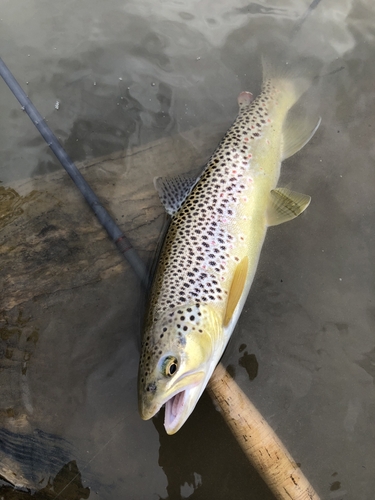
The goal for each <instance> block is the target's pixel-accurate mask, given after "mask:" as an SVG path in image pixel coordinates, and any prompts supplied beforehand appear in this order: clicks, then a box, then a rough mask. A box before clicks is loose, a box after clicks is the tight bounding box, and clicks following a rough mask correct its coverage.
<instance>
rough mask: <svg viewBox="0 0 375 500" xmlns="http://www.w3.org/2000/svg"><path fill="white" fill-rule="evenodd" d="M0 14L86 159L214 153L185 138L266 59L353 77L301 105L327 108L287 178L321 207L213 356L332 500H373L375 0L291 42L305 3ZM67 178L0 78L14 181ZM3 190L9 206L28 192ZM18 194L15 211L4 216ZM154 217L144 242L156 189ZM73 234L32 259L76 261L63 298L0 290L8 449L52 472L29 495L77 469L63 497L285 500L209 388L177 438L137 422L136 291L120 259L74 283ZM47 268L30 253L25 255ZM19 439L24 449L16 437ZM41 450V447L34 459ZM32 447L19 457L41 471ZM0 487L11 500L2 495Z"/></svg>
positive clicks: (272, 265)
mask: <svg viewBox="0 0 375 500" xmlns="http://www.w3.org/2000/svg"><path fill="white" fill-rule="evenodd" d="M2 7H3V8H2V9H1V15H0V18H1V21H0V46H1V57H2V58H3V60H4V61H5V62H6V64H7V65H8V66H9V68H10V69H11V71H12V72H13V73H14V75H15V77H16V78H17V79H18V81H19V82H20V84H21V85H22V86H23V88H24V89H26V90H27V92H28V94H29V96H30V98H31V99H32V100H33V102H34V104H35V105H36V107H37V108H38V109H39V111H40V112H41V113H42V114H43V116H45V117H46V119H47V120H48V124H49V125H50V127H51V128H52V130H53V131H54V132H55V133H56V135H57V136H58V137H59V138H60V140H61V142H62V144H63V145H64V147H65V148H66V150H67V151H68V153H69V154H70V155H71V157H72V158H73V159H74V160H75V161H79V160H90V159H92V158H96V157H100V156H104V155H108V154H110V153H113V152H116V151H119V150H124V151H129V150H131V148H134V147H138V146H142V145H143V146H144V145H147V144H149V143H150V144H151V143H153V141H155V140H157V139H166V140H167V139H168V140H169V138H170V137H174V136H175V135H176V134H177V135H179V136H180V137H181V138H182V139H183V140H184V143H186V144H188V145H189V147H190V148H191V151H193V152H197V151H202V150H203V146H202V143H201V141H202V137H203V135H202V136H201V135H199V134H192V135H189V131H190V130H192V129H194V128H195V127H202V126H203V127H206V128H209V127H210V124H211V123H212V124H217V123H218V122H220V123H223V125H221V132H222V133H224V132H225V129H226V127H228V126H229V125H230V123H231V121H232V120H233V119H234V117H235V114H236V111H237V95H238V93H239V92H240V91H242V90H250V91H252V92H254V93H255V94H256V93H257V92H258V91H259V88H260V84H261V64H260V55H261V54H262V53H263V54H264V53H265V54H272V53H274V52H275V47H276V46H277V47H279V48H280V47H282V48H281V49H279V50H281V52H282V53H288V54H293V56H295V53H298V55H299V56H300V57H301V58H303V57H304V58H307V61H308V65H309V66H312V67H314V68H315V67H316V68H317V71H320V73H321V74H327V73H329V72H330V71H334V70H336V69H340V68H343V69H342V70H341V71H339V72H336V73H334V74H332V75H330V76H324V77H322V78H321V79H320V80H319V81H318V82H317V84H316V85H315V88H314V89H313V91H312V92H311V93H310V95H309V98H308V99H307V101H306V102H307V103H308V104H307V107H308V110H309V112H311V113H316V114H320V115H321V116H322V124H321V126H320V128H319V130H318V132H317V133H316V135H315V136H314V138H313V139H312V140H311V141H310V143H309V144H308V145H306V146H305V147H304V148H303V150H301V151H300V152H299V153H298V154H296V155H295V156H294V157H292V158H290V159H289V160H287V161H286V162H285V163H284V167H283V173H282V179H281V181H280V184H281V185H292V186H293V189H296V190H298V191H301V192H306V193H308V194H310V195H311V196H312V203H311V206H310V207H309V208H308V210H307V211H306V213H305V214H304V215H303V216H302V217H300V218H299V219H297V220H295V221H293V222H291V223H290V224H283V225H281V226H277V227H274V228H271V229H270V231H269V233H268V235H267V238H266V243H265V246H264V248H263V251H262V256H261V261H260V264H259V268H258V272H257V275H256V279H255V281H254V284H253V287H252V289H251V292H250V295H249V299H248V301H247V304H246V307H245V309H244V312H243V314H242V316H241V318H240V320H239V323H238V326H237V328H236V331H235V333H234V335H233V338H232V341H231V343H230V345H229V347H228V349H227V351H226V353H225V355H224V359H223V362H224V364H225V365H226V366H228V365H230V366H231V371H232V373H235V378H236V381H237V382H238V384H239V385H240V386H241V388H242V389H243V390H244V391H245V392H246V393H247V394H248V396H249V397H250V398H251V399H252V401H253V402H254V403H255V404H256V406H257V407H258V409H259V410H260V411H261V413H262V414H263V415H264V417H265V418H266V419H267V421H268V422H269V423H270V424H271V425H272V427H273V428H274V429H275V430H276V432H277V434H278V435H279V437H280V438H281V439H282V440H283V442H284V443H285V444H286V446H287V448H288V449H289V451H290V452H291V454H292V456H293V457H294V459H295V460H296V461H297V462H298V463H301V467H302V469H303V471H304V473H305V474H306V476H307V477H308V478H309V480H310V481H311V483H312V484H313V485H314V487H315V489H316V490H317V492H318V493H319V494H320V495H321V497H322V498H323V499H345V500H346V499H357V498H361V499H364V500H365V499H369V500H370V499H372V498H373V492H374V490H375V479H374V478H375V460H374V454H373V450H374V445H375V430H374V425H373V422H374V417H375V415H374V413H375V397H374V376H375V368H374V367H375V338H374V333H373V332H374V323H375V314H374V312H375V309H374V299H373V297H374V271H373V262H374V233H373V227H374V215H373V214H374V208H375V206H374V205H375V202H374V186H375V173H374V157H375V142H374V135H373V130H374V128H375V119H374V117H375V112H374V109H375V108H374V104H375V89H374V85H373V81H374V77H375V74H374V73H375V69H374V68H375V64H374V63H375V32H374V28H373V20H374V18H375V8H374V7H373V6H372V2H370V0H367V1H366V0H363V1H349V0H348V1H338V0H331V1H326V2H324V1H321V3H320V4H319V5H318V6H317V8H316V9H315V10H313V12H311V14H310V15H309V17H308V18H307V19H306V21H305V23H304V24H303V26H302V28H301V31H300V32H299V33H298V34H297V35H296V36H295V38H294V39H293V40H292V41H291V42H289V40H290V34H291V33H292V30H293V27H294V26H295V25H296V23H297V22H298V20H299V19H301V17H302V16H303V13H304V12H305V10H306V8H307V5H305V6H303V5H302V4H301V2H297V1H285V2H274V3H271V2H263V3H261V4H256V3H246V2H245V1H240V0H235V1H233V2H222V3H220V4H219V2H212V1H201V2H198V1H190V2H172V1H161V2H155V1H146V0H141V1H140V2H136V1H134V0H131V1H128V2H126V3H124V2H120V1H118V0H113V1H111V2H99V1H90V2H89V1H88V0H80V1H78V0H70V1H66V2H64V3H61V2H59V3H51V2H47V1H45V0H43V1H40V0H39V1H35V0H27V1H26V0H23V1H21V0H17V1H16V2H14V1H12V2H11V1H10V0H5V1H4V0H3V4H2ZM284 51H285V52H284ZM296 58H297V59H298V57H296ZM57 101H58V102H59V106H58V109H56V108H55V104H56V102H57ZM204 137H205V136H204ZM214 146H215V144H212V148H214ZM205 147H208V146H207V144H205ZM179 155H180V151H179V149H178V148H172V149H171V151H170V156H169V162H170V163H169V165H170V166H168V169H167V171H168V173H170V174H173V173H175V172H179V171H180V167H179V162H180V161H181V159H180V157H179ZM199 166H200V164H199V163H196V164H193V165H191V169H194V168H197V167H199ZM60 168H61V167H60V166H59V165H58V163H57V160H55V158H54V157H53V155H52V153H51V152H50V151H49V150H48V148H47V146H46V145H45V144H44V142H43V140H42V139H41V138H40V137H39V135H38V132H37V131H36V129H35V128H34V127H33V125H32V124H31V122H30V121H29V119H28V118H27V116H26V115H25V114H24V113H23V112H22V110H21V109H20V106H19V105H18V104H17V102H16V101H15V99H14V98H13V97H12V95H11V93H10V91H9V90H8V89H7V87H6V86H5V84H4V83H2V82H0V180H1V181H2V182H3V186H5V187H7V186H15V185H16V184H17V183H18V184H17V185H20V182H21V180H25V182H31V184H32V186H33V188H34V189H35V190H38V187H39V186H40V185H39V182H40V181H39V179H38V177H37V176H38V175H40V174H47V173H51V172H53V171H55V170H58V169H60ZM124 169H125V174H126V181H127V182H128V183H131V182H132V179H133V178H135V176H136V174H137V175H138V176H142V175H143V176H144V177H145V178H147V177H149V179H150V184H151V182H152V177H153V176H154V175H158V174H159V173H160V172H161V171H162V172H163V173H164V174H165V173H167V172H165V168H164V165H159V164H153V163H152V161H151V162H149V163H148V164H145V166H144V171H143V172H138V171H137V172H135V171H132V164H131V163H126V162H125V163H124ZM103 172H104V171H103V170H102V169H101V168H97V170H95V167H93V174H92V175H93V176H94V178H96V179H97V182H98V184H99V185H101V186H102V193H103V194H104V195H105V194H107V196H108V197H109V198H111V197H112V196H114V195H115V194H116V192H115V191H116V189H117V188H118V186H115V187H113V185H112V184H111V183H110V182H109V180H108V179H109V177H108V174H107V173H106V172H104V173H103ZM30 179H31V180H30ZM67 183H68V181H67ZM71 189H72V190H74V189H75V188H74V187H73V186H72V188H71ZM9 193H10V191H8V196H11V197H12V196H13V198H12V199H17V200H19V198H17V196H18V194H17V192H16V194H12V193H11V194H9ZM151 196H153V195H151V194H150V192H149V191H148V192H147V197H148V199H150V197H151ZM145 197H146V195H145ZM140 198H141V196H139V199H140ZM21 201H22V200H19V201H17V203H16V202H14V205H12V206H14V207H15V209H14V210H19V209H20V207H22V203H21ZM63 203H64V201H63V200H61V201H60V206H61V207H62V209H63ZM82 206H83V203H82ZM146 206H147V207H151V208H149V209H148V210H149V212H148V215H147V217H146V219H147V220H149V221H153V222H150V226H149V231H151V232H152V235H155V234H156V233H157V232H158V230H159V229H160V227H161V218H160V213H161V211H160V207H158V203H157V200H156V198H155V199H154V198H153V199H152V201H151V202H150V203H149V204H148V205H146ZM122 209H124V210H125V211H126V210H127V208H126V206H125V207H121V210H122ZM82 210H84V209H83V208H82ZM12 213H13V214H14V213H16V212H15V211H13V212H12ZM123 213H124V212H121V214H120V212H118V213H115V216H116V217H119V218H120V217H121V215H122V214H123ZM155 214H156V215H155ZM15 216H17V213H16V215H15ZM89 217H90V216H89V215H87V220H90V219H89ZM67 220H68V219H67ZM142 220H143V219H142ZM93 224H94V223H93ZM140 224H141V222H139V223H138V225H140ZM47 227H48V226H47ZM136 228H137V223H136V222H135V223H134V227H133V226H132V228H131V231H133V230H134V233H132V236H133V237H134V235H137V234H143V237H142V238H141V237H139V241H138V240H133V243H134V245H135V246H136V247H137V248H139V249H141V250H142V249H143V250H144V252H143V254H142V255H143V256H144V257H145V258H147V257H149V256H150V255H151V254H152V248H154V247H155V246H156V237H155V236H148V239H147V238H146V233H137V231H136ZM126 229H127V228H124V230H126ZM43 237H44V234H43ZM76 237H77V238H78V236H77V235H74V232H71V233H69V234H68V235H65V236H64V244H63V245H62V244H61V245H59V246H58V247H56V248H55V247H51V246H48V241H49V240H48V239H46V240H45V241H46V247H45V248H44V250H43V252H42V251H41V252H39V253H38V258H40V259H41V260H40V262H38V265H39V266H40V269H41V270H43V269H45V267H43V266H45V265H46V264H47V263H48V264H49V263H51V266H52V269H54V268H57V267H59V266H60V267H61V266H66V271H65V274H66V276H67V277H70V274H69V266H70V268H71V269H72V268H73V266H74V265H75V264H74V263H76V262H77V261H78V260H77V259H78V257H77V256H79V261H78V262H79V263H80V264H79V266H78V267H75V268H74V277H72V279H71V280H70V281H69V283H68V282H67V284H66V286H65V282H64V286H60V287H59V286H56V287H55V288H51V289H49V288H48V289H47V290H46V291H45V293H44V294H38V295H37V296H35V297H34V298H33V299H32V300H26V299H25V300H22V301H20V302H19V303H17V305H14V306H12V305H11V303H10V302H9V300H8V299H9V297H8V296H7V297H6V300H5V299H4V304H5V303H6V305H5V306H4V311H3V313H2V316H1V325H0V377H1V379H0V383H1V386H0V391H1V393H0V419H1V424H0V431H1V432H2V433H1V432H0V440H1V441H0V443H1V445H2V451H4V450H5V448H6V443H7V442H8V441H7V440H10V442H13V443H14V442H15V441H16V442H18V443H20V447H21V448H23V452H25V451H24V450H25V446H24V443H25V442H26V441H25V440H28V439H30V436H32V440H31V443H32V444H31V449H32V450H33V451H32V452H30V454H31V455H33V457H34V458H33V459H34V460H35V467H34V468H35V477H36V478H37V479H38V480H39V479H40V477H41V476H40V474H41V473H42V477H43V481H42V483H41V484H40V485H39V487H38V488H43V487H44V488H46V487H47V481H48V478H49V476H51V477H52V478H56V474H57V473H58V472H59V471H60V470H61V469H62V468H63V467H64V466H66V465H67V463H69V462H71V461H73V460H75V461H76V465H77V467H78V470H79V472H80V474H81V477H80V478H78V479H80V480H81V481H82V485H81V486H82V488H81V489H79V490H73V489H72V488H70V489H69V487H67V488H66V489H65V490H64V492H63V493H61V494H60V495H59V496H58V498H70V499H73V498H74V499H75V498H86V497H87V495H89V498H100V499H112V498H137V499H138V498H139V499H142V498H147V499H150V498H163V499H167V498H170V499H171V500H173V499H178V498H194V499H199V498H202V499H207V498H218V499H228V498H237V499H242V498H254V499H259V500H266V499H271V498H273V497H272V495H271V493H270V492H269V491H268V489H267V487H266V486H265V485H264V483H263V481H262V480H261V479H260V478H259V476H258V475H257V474H256V472H255V471H254V470H253V469H252V468H251V467H250V466H249V465H248V463H247V462H246V460H245V458H244V457H243V455H242V452H241V451H240V449H239V447H238V445H237V444H236V443H235V442H234V440H233V438H232V437H231V435H230V433H229V431H228V430H227V428H226V426H225V424H224V423H223V421H222V419H221V416H220V414H219V413H218V412H217V411H216V410H215V408H214V406H213V404H212V403H211V401H210V399H209V398H208V396H207V395H204V396H203V397H202V400H201V402H200V403H199V404H198V406H197V408H196V410H195V411H194V413H193V415H192V416H191V417H190V419H189V420H188V422H187V424H186V425H185V426H184V427H183V428H182V429H181V431H179V432H178V433H177V434H176V435H175V436H172V437H170V436H167V435H166V434H165V433H164V431H163V427H162V418H161V417H160V416H159V417H157V418H156V419H154V421H153V422H143V421H141V420H140V418H139V416H138V414H137V407H136V375H137V364H138V341H139V330H140V316H141V310H142V305H141V304H142V292H141V290H140V287H139V285H138V283H137V280H136V278H135V277H133V275H132V273H131V272H130V271H129V270H128V269H127V267H126V265H125V264H123V263H120V262H118V263H116V265H117V266H120V267H118V269H119V271H118V272H116V273H113V276H112V275H110V274H108V273H107V274H105V277H103V276H104V274H101V275H100V276H101V277H100V278H95V279H92V280H91V281H90V278H89V277H87V279H86V278H85V279H83V278H82V279H81V276H82V275H85V276H86V275H87V276H89V273H88V271H87V266H88V264H87V263H89V262H91V261H90V255H89V252H90V251H91V249H89V248H88V249H87V254H85V251H83V253H82V252H81V253H79V251H78V250H75V248H78V244H77V245H76V246H75V243H74V241H76V240H74V238H76ZM46 238H47V236H46ZM146 239H147V244H146V243H145V241H146ZM1 241H3V240H1ZM60 241H63V240H62V239H60ZM107 243H108V247H106V248H105V250H103V252H107V253H104V255H106V256H107V257H106V258H108V259H109V258H110V255H111V252H114V253H116V249H115V248H113V249H112V247H111V244H110V242H107ZM105 244H106V243H101V245H105ZM145 247H146V248H145ZM25 252H27V248H26V250H25ZM35 255H36V254H33V253H32V252H30V255H29V256H28V258H29V261H30V262H31V263H33V262H34V261H35ZM33 256H34V257H33ZM20 258H21V257H20ZM111 258H112V257H111ZM113 258H114V259H116V258H117V257H113ZM33 259H34V260H33ZM24 260H25V261H27V259H26V258H25V259H24ZM29 261H27V262H29ZM31 263H30V266H31ZM27 265H29V264H27ZM27 265H26V264H25V267H24V268H23V269H24V270H25V271H24V283H25V285H24V287H25V289H26V288H27V289H28V288H30V287H31V288H32V285H33V284H34V283H35V287H36V288H37V280H38V276H37V274H36V273H35V272H33V274H32V280H33V281H32V283H31V285H30V281H29V280H30V279H31V278H30V274H29V273H30V272H31V271H29V268H28V267H27ZM121 266H122V267H121ZM64 269H65V268H64ZM41 272H42V271H41ZM71 272H72V271H71ZM100 272H101V273H104V271H103V269H101V270H100ZM85 273H86V274H85ZM73 278H74V279H73ZM40 279H41V278H40ZM69 279H70V278H69ZM34 280H35V281H34ZM30 293H31V292H30ZM31 296H32V295H30V297H31ZM16 429H18V432H19V434H20V436H17V437H14V435H10V434H9V433H10V432H13V433H14V432H15V430H16ZM5 431H6V432H5ZM49 437H50V438H51V439H54V440H55V441H54V444H53V445H50V444H48V443H50V441H48V439H49ZM57 439H60V440H61V441H56V440H57ZM12 440H13V441H12ZM17 440H18V441H17ZM27 442H28V441H27ZM46 443H47V444H46ZM43 447H44V448H43ZM46 447H47V449H48V450H50V452H49V455H48V454H47V455H48V457H47V458H46V456H44V457H43V460H42V459H41V458H40V456H42V455H43V449H46ZM40 449H42V451H41V452H40V456H39V455H38V453H39V451H40ZM51 449H52V451H51ZM38 450H39V451H38ZM21 455H22V454H21ZM21 455H18V458H19V460H20V462H21V463H22V460H28V462H29V463H30V458H28V457H26V458H25V457H22V456H21ZM74 471H75V469H74ZM75 475H76V474H75ZM64 477H65V476H64ZM76 479H77V478H76ZM70 480H71V476H69V475H68V474H67V475H66V477H65V479H63V480H62V482H60V483H58V484H57V479H56V484H54V487H53V488H52V490H51V491H50V492H49V495H50V497H51V498H54V497H56V495H57V494H58V493H59V492H60V491H61V489H62V488H63V487H64V486H62V485H67V483H68V482H69V481H70ZM64 481H65V483H64ZM85 488H89V489H90V492H89V493H88V490H87V489H85ZM77 491H78V492H77ZM0 494H1V495H3V496H4V498H11V496H10V490H8V489H6V487H5V486H3V487H2V488H1V487H0ZM12 498H24V495H23V494H21V493H16V494H15V496H12Z"/></svg>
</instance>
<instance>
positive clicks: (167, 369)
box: [162, 356, 178, 377]
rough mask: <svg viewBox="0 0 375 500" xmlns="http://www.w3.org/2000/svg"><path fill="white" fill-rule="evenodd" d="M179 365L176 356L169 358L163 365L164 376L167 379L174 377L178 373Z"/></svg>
mask: <svg viewBox="0 0 375 500" xmlns="http://www.w3.org/2000/svg"><path fill="white" fill-rule="evenodd" d="M177 365H178V361H177V358H175V357H174V356H167V357H166V358H165V359H164V360H163V364H162V370H163V374H164V375H165V376H166V377H173V375H174V374H175V373H176V371H177Z"/></svg>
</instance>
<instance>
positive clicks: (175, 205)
mask: <svg viewBox="0 0 375 500" xmlns="http://www.w3.org/2000/svg"><path fill="white" fill-rule="evenodd" d="M197 182H198V179H197V178H195V177H194V178H193V177H187V176H184V175H178V176H177V177H168V178H167V177H155V178H154V186H155V189H156V191H157V192H158V195H159V198H160V201H161V202H162V204H163V206H164V208H165V210H166V211H167V213H168V214H169V215H174V214H175V213H176V212H177V211H178V210H179V208H180V207H181V205H182V204H183V202H184V201H185V200H186V198H187V197H188V195H189V194H190V193H191V190H192V189H193V187H194V186H195V184H196V183H197Z"/></svg>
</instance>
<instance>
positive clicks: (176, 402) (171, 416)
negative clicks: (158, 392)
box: [164, 390, 187, 434]
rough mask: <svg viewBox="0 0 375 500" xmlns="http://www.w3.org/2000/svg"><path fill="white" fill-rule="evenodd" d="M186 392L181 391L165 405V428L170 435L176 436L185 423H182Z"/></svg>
mask: <svg viewBox="0 0 375 500" xmlns="http://www.w3.org/2000/svg"><path fill="white" fill-rule="evenodd" d="M186 396H187V394H186V390H183V391H180V392H178V393H177V394H175V395H174V396H172V397H171V398H170V399H169V400H168V401H167V402H166V403H165V415H164V427H165V430H166V431H167V433H168V434H174V433H175V432H177V431H178V429H179V428H180V427H181V426H182V424H183V423H184V422H185V420H186V418H185V419H184V420H183V421H181V417H183V416H184V415H183V414H184V409H185V403H186V399H187V398H186Z"/></svg>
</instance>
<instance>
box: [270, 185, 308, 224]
mask: <svg viewBox="0 0 375 500" xmlns="http://www.w3.org/2000/svg"><path fill="white" fill-rule="evenodd" d="M310 201H311V197H310V196H309V195H307V194H302V193H297V192H295V191H291V190H290V189H287V188H277V189H272V191H271V193H270V201H269V206H268V211H267V224H268V225H269V226H277V225H278V224H282V223H283V222H287V221H289V220H292V219H295V218H296V217H298V215H299V214H301V213H302V212H303V211H304V210H306V208H307V207H308V206H309V204H310Z"/></svg>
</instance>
